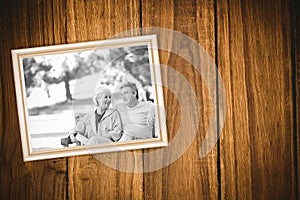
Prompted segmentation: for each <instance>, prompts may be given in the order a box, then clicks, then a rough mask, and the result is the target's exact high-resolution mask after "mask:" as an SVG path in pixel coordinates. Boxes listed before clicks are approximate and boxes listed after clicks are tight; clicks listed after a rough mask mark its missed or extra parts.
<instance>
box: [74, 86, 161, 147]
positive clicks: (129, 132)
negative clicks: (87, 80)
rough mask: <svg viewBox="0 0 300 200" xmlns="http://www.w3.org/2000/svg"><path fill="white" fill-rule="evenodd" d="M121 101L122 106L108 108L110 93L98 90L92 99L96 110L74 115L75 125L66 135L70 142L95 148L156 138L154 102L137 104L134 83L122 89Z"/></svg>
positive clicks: (107, 90)
mask: <svg viewBox="0 0 300 200" xmlns="http://www.w3.org/2000/svg"><path fill="white" fill-rule="evenodd" d="M121 98H122V100H123V102H122V103H121V104H119V105H116V106H115V108H114V109H112V108H109V106H110V103H111V91H110V90H109V89H106V88H98V89H97V90H96V92H95V96H94V97H93V100H94V103H95V105H96V109H95V110H93V111H92V112H90V113H87V114H82V115H78V116H76V126H75V128H74V129H72V130H71V131H70V133H69V136H70V138H71V141H72V142H80V143H81V144H82V145H95V144H101V143H106V142H117V141H119V142H125V141H130V140H136V139H146V138H153V137H155V135H154V124H155V111H154V105H153V103H150V102H140V101H138V92H137V87H136V85H135V84H134V83H126V84H124V85H122V86H121Z"/></svg>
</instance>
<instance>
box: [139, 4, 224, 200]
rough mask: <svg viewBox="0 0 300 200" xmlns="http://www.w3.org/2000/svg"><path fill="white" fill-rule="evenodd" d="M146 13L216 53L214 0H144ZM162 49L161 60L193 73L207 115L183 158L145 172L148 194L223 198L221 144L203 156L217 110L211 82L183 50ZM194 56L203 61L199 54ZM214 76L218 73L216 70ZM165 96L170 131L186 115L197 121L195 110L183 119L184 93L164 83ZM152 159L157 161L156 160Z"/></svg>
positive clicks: (146, 23) (185, 45)
mask: <svg viewBox="0 0 300 200" xmlns="http://www.w3.org/2000/svg"><path fill="white" fill-rule="evenodd" d="M142 16H143V18H142V24H143V27H162V28H168V29H173V30H175V31H180V32H182V33H184V34H186V35H188V36H189V37H191V38H193V39H194V40H196V41H197V42H199V44H200V45H201V46H202V47H203V48H204V49H205V50H206V51H207V52H208V53H209V55H210V56H212V57H214V53H215V43H214V41H215V38H214V37H215V36H214V35H215V33H214V2H213V1H210V0H203V1H190V0H184V1H168V0H165V1H160V2H157V1H151V0H149V1H143V3H142ZM163 40H164V41H167V43H168V45H170V47H171V46H172V45H176V46H177V48H178V49H180V50H179V53H182V54H185V53H187V54H188V55H192V54H193V50H194V49H190V46H189V42H188V41H187V42H184V41H174V39H173V38H172V36H170V37H169V38H160V37H158V42H159V43H160V42H162V41H163ZM159 53H160V55H159V56H160V62H161V64H163V65H166V66H169V67H172V68H173V69H176V70H177V71H178V72H179V73H180V74H182V75H183V76H184V77H185V78H186V79H187V81H188V82H189V84H190V85H191V87H192V88H193V90H194V91H195V93H196V95H197V99H198V106H199V107H200V110H199V113H200V115H201V116H200V118H201V120H200V125H199V129H198V134H197V136H196V139H195V140H194V141H193V143H192V144H191V146H190V147H189V148H188V149H187V151H186V152H185V153H184V154H183V155H182V156H181V157H180V158H179V159H178V160H177V161H175V162H174V163H173V164H171V165H169V166H167V167H165V168H163V169H160V170H157V171H154V172H149V173H146V174H144V196H145V198H146V199H218V180H217V148H214V149H213V151H212V152H210V153H209V155H208V156H206V157H205V158H202V159H199V158H198V155H199V149H200V146H201V144H202V142H203V139H204V137H205V133H206V131H207V129H208V126H209V117H210V114H211V110H210V109H211V108H210V99H209V93H208V91H207V88H206V86H205V82H204V81H203V79H202V78H201V76H200V75H199V73H198V72H197V71H196V70H195V69H194V68H193V66H191V64H190V63H189V62H187V61H186V60H184V59H183V58H181V57H180V56H176V55H175V54H173V53H171V52H166V51H160V52H159ZM193 59H197V60H198V61H199V62H200V60H199V58H197V57H195V58H193ZM204 70H205V69H204ZM162 76H163V77H162V78H163V79H164V80H167V81H169V83H170V84H171V83H172V81H174V79H175V77H173V75H172V74H170V73H169V74H162ZM212 76H213V77H214V76H215V74H213V75H212ZM163 82H165V81H163ZM175 90H176V92H179V93H180V92H183V91H181V90H182V87H181V83H180V82H177V83H175ZM186 98H189V97H186ZM164 99H165V106H166V110H167V130H168V137H169V140H170V141H172V139H173V138H174V137H175V135H176V133H177V131H178V129H179V126H180V122H181V120H183V122H184V123H191V126H193V125H194V124H193V123H195V119H194V118H193V117H191V116H190V117H188V118H186V119H183V116H181V111H180V105H179V102H178V99H177V97H176V96H175V95H174V94H173V93H172V91H170V90H168V88H167V87H165V88H164ZM187 100H188V99H187ZM195 103H196V102H195ZM196 106H197V104H193V103H192V104H191V105H190V107H194V108H195V109H197V107H196ZM215 126H216V124H215ZM187 131H192V130H187ZM186 134H188V133H186ZM178 148H180V147H178ZM145 152H146V153H147V152H151V150H145ZM165 156H171V155H165ZM166 160H167V159H166ZM144 163H145V165H147V163H148V161H147V160H144ZM148 164H149V165H150V164H152V165H153V163H148ZM155 164H159V163H154V165H155Z"/></svg>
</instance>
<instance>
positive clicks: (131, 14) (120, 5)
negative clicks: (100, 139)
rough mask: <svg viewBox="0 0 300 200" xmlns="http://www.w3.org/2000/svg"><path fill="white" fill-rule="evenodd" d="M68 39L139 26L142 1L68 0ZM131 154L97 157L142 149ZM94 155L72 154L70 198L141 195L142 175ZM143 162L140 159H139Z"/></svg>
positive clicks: (121, 160) (105, 36)
mask: <svg viewBox="0 0 300 200" xmlns="http://www.w3.org/2000/svg"><path fill="white" fill-rule="evenodd" d="M66 8H67V41H68V43H74V42H82V41H93V40H104V39H108V38H111V37H113V36H114V35H115V34H118V33H119V32H122V31H127V30H129V29H132V28H139V26H140V23H139V20H140V15H139V1H137V0H123V1H117V2H115V1H109V0H107V1H91V0H89V1H73V0H68V1H67V4H66ZM130 152H131V154H130V155H128V156H125V157H124V156H121V155H119V154H118V153H116V154H113V153H111V154H103V155H98V156H97V159H101V158H104V157H106V156H108V157H109V156H111V158H112V159H114V160H117V161H116V165H115V166H113V167H115V168H116V169H118V164H120V165H122V164H123V165H124V164H126V163H125V162H131V161H134V160H135V154H136V153H140V152H141V150H139V151H130ZM97 159H96V158H95V157H93V156H92V155H89V156H80V157H71V158H69V164H68V177H69V186H68V191H69V198H70V199H93V198H94V199H95V198H101V199H142V198H143V176H142V174H135V173H130V172H134V170H135V169H134V168H133V169H132V171H129V173H125V172H121V171H118V170H116V169H113V168H110V167H107V166H106V165H104V164H103V163H101V162H100V161H98V160H97ZM139 164H140V163H139Z"/></svg>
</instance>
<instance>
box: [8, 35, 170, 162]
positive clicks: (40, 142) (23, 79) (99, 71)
mask: <svg viewBox="0 0 300 200" xmlns="http://www.w3.org/2000/svg"><path fill="white" fill-rule="evenodd" d="M11 53H12V61H13V71H14V80H15V91H16V102H17V109H18V117H19V127H20V137H21V143H22V150H23V159H24V161H33V160H41V159H51V158H59V157H68V156H78V155H87V154H97V153H106V152H116V151H125V150H133V149H144V148H156V147H164V146H167V145H168V138H167V130H166V117H165V110H164V100H163V90H162V84H161V71H160V65H159V56H158V45H157V37H156V35H145V36H136V37H128V38H117V39H108V40H102V41H90V42H81V43H73V44H63V45H54V46H44V47H34V48H26V49H14V50H11ZM128 83H134V84H133V85H135V86H136V88H137V90H136V93H134V92H135V91H134V89H132V88H131V89H132V90H131V91H132V92H133V93H132V94H131V93H129V95H131V96H130V99H131V100H132V101H135V99H134V98H133V97H132V96H133V94H137V93H139V94H140V95H139V97H137V96H136V97H135V98H136V100H137V105H147V106H149V108H148V107H147V106H146V107H147V109H144V107H143V108H141V110H142V111H143V112H142V113H143V114H142V117H140V114H141V113H140V112H139V111H136V112H133V111H131V110H130V109H131V107H130V103H128V102H127V103H128V104H125V102H126V100H128V99H126V97H124V95H125V94H123V93H122V91H123V90H125V89H124V88H126V87H127V89H128V86H126V84H128ZM124 85H125V87H123V86H124ZM122 87H123V88H122ZM99 88H100V89H103V88H106V89H108V90H109V91H111V93H110V94H109V95H110V96H109V97H107V95H106V96H105V95H102V96H105V98H106V97H107V98H110V99H109V100H110V101H107V102H106V103H107V104H109V106H108V107H106V108H105V109H106V110H105V109H104V110H105V113H108V111H110V112H112V111H113V112H116V113H117V114H116V115H115V116H118V118H119V119H120V123H119V124H118V123H116V124H117V125H113V126H112V125H111V123H112V121H113V123H115V119H114V120H112V119H110V121H109V123H110V124H109V125H107V126H109V127H108V128H107V127H105V129H103V130H104V131H103V130H102V129H101V130H100V128H99V127H100V126H101V127H102V124H101V125H100V123H102V121H101V120H104V119H103V118H104V117H105V113H104V116H103V115H102V116H101V117H100V118H99V119H100V121H98V122H96V121H93V120H95V117H96V118H97V119H98V116H100V115H99V113H98V110H102V107H103V106H102V107H101V106H100V105H99V104H101V103H100V102H99V101H100V100H98V99H97V98H102V96H101V95H100V96H101V97H100V96H98V97H95V96H96V93H97V92H96V91H97V90H99ZM121 88H122V89H121ZM105 91H106V90H105ZM129 91H130V90H129ZM103 94H104V93H103ZM103 98H104V97H103ZM95 99H96V104H95V102H93V100H94V101H95ZM128 101H129V100H128ZM151 101H152V102H151ZM103 105H104V103H103ZM120 105H122V106H123V108H126V110H125V111H124V110H118V108H119V106H120ZM124 105H125V106H124ZM97 106H98V107H97ZM99 107H101V109H100V108H99ZM92 108H93V109H92ZM98 108H99V109H98ZM134 108H135V107H134ZM150 108H151V109H150ZM136 109H138V108H136ZM143 109H144V110H143ZM133 110H134V109H133ZM145 110H146V111H145ZM90 111H91V112H90ZM123 111H124V112H125V113H126V115H124V116H125V117H124V116H123V115H122V113H123ZM88 113H93V114H91V115H89V116H92V117H91V119H93V120H90V121H89V120H87V119H88V118H87V117H86V116H88V115H87V114H88ZM97 113H98V114H97ZM132 113H133V114H132ZM145 113H146V114H145ZM149 113H151V116H152V118H151V117H149V116H150V114H149ZM94 114H95V115H94ZM123 114H124V113H123ZM127 115H128V116H129V117H128V116H127ZM128 118H130V120H128ZM134 118H138V119H134ZM105 119H106V118H105ZM141 119H143V120H145V119H147V120H148V121H147V125H145V127H146V128H145V127H142V128H141V129H138V128H136V126H135V125H141V124H143V125H141V126H144V121H142V122H141V121H138V120H141ZM149 119H152V122H151V123H148V122H149ZM84 120H86V121H88V122H89V124H85V125H84V126H85V129H84V130H86V128H90V129H91V130H92V128H93V127H95V126H93V123H94V122H95V125H96V129H95V128H94V129H93V130H94V132H93V133H92V134H90V133H89V134H86V133H84V131H81V132H80V131H79V128H78V127H79V126H83V125H82V124H84V123H85V122H84ZM126 120H127V121H130V122H125V121H126ZM135 120H137V121H135ZM91 121H92V122H91ZM126 123H128V124H129V123H132V124H133V125H131V126H129V125H128V124H126ZM91 124H92V125H91ZM120 124H121V125H120ZM118 125H120V126H121V129H120V130H121V131H120V132H118V134H119V135H118V134H117V137H116V138H114V137H113V136H111V135H110V134H111V132H112V129H113V128H114V127H116V126H118ZM150 126H151V128H149V127H150ZM74 127H76V128H75V129H76V130H75V129H74ZM91 127H92V128H91ZM148 128H149V130H150V129H151V131H152V136H150V131H148ZM74 130H75V131H74ZM82 130H83V129H82ZM137 130H144V131H140V132H138V131H137ZM146 130H147V131H146ZM93 134H94V135H93ZM125 136H126V137H125ZM127 136H129V139H128V137H127ZM95 137H97V138H98V139H97V140H92V139H91V138H93V139H94V138H95ZM103 137H105V139H103V140H102V139H101V138H103ZM99 138H100V139H99ZM124 138H127V139H124ZM88 141H93V142H88ZM95 141H96V142H95Z"/></svg>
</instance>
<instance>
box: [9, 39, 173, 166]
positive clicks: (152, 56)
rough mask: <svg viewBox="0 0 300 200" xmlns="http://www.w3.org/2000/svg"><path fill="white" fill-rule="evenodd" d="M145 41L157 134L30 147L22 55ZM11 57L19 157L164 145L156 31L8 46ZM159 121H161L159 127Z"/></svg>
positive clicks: (110, 46)
mask: <svg viewBox="0 0 300 200" xmlns="http://www.w3.org/2000/svg"><path fill="white" fill-rule="evenodd" d="M139 45H148V53H149V65H150V72H151V81H152V83H153V91H154V99H155V100H156V101H155V103H156V106H157V109H156V110H157V111H156V112H157V113H156V114H157V116H158V117H157V119H158V124H159V130H160V133H159V138H151V139H142V140H133V141H128V142H116V143H106V144H99V145H94V146H88V147H87V146H76V147H68V148H61V149H52V150H41V151H32V148H31V144H30V140H31V138H30V133H29V123H28V117H29V114H28V108H27V104H26V92H25V89H26V88H25V80H24V71H23V64H22V59H23V58H28V57H33V56H42V55H53V54H61V53H69V52H80V51H88V50H93V49H96V48H97V49H108V48H118V47H119V48H120V47H126V46H139ZM11 53H12V61H13V72H14V80H15V91H16V101H17V109H18V119H19V127H20V136H21V143H22V150H23V160H24V161H33V160H42V159H52V158H59V157H68V156H79V155H88V154H91V152H92V153H93V154H96V153H106V152H115V151H125V150H134V149H145V148H154V147H164V146H167V145H168V137H167V130H166V116H165V109H164V99H163V89H162V84H161V83H162V81H161V70H160V63H159V55H158V45H157V36H156V35H144V36H135V37H127V38H117V39H109V40H102V41H91V42H81V43H73V44H63V45H53V46H45V47H34V48H26V49H16V50H11ZM162 125H164V126H163V127H162Z"/></svg>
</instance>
